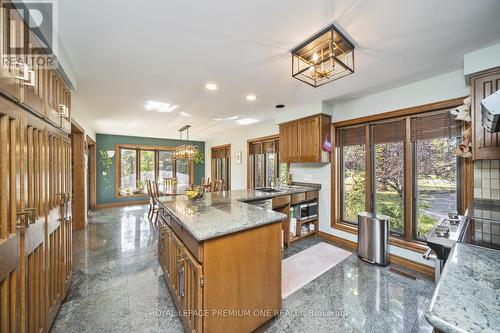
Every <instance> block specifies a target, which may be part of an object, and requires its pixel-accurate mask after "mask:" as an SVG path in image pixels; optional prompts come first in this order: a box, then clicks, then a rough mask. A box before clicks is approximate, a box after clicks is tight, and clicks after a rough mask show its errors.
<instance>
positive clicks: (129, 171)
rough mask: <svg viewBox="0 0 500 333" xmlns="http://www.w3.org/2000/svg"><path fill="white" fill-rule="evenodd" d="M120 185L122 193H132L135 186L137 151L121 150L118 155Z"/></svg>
mask: <svg viewBox="0 0 500 333" xmlns="http://www.w3.org/2000/svg"><path fill="white" fill-rule="evenodd" d="M120 183H121V187H120V188H121V190H122V192H126V193H133V192H134V191H135V190H136V186H137V151H136V150H133V149H122V150H121V154H120Z"/></svg>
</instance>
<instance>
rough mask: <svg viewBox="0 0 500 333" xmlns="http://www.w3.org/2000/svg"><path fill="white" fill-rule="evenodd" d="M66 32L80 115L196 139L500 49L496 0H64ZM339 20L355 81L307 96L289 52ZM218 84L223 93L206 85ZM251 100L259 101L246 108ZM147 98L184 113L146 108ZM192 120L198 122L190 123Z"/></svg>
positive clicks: (97, 123)
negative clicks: (239, 121)
mask: <svg viewBox="0 0 500 333" xmlns="http://www.w3.org/2000/svg"><path fill="white" fill-rule="evenodd" d="M59 4H60V9H59V13H60V21H59V32H60V37H61V40H62V43H63V45H64V46H65V48H66V51H67V53H68V55H69V57H70V59H71V61H72V63H73V66H74V68H75V70H76V73H77V75H78V90H77V93H76V94H75V95H76V96H75V100H74V108H77V109H78V112H84V113H85V117H86V118H87V120H89V122H90V123H91V125H92V126H93V128H94V130H95V131H96V132H98V133H113V134H124V135H137V136H153V137H169V138H177V137H178V133H177V129H178V128H180V127H181V126H182V125H184V124H191V125H193V128H192V131H191V139H200V140H205V139H208V138H211V137H213V136H216V135H217V133H220V132H221V131H226V130H234V129H235V128H237V126H241V125H236V124H235V123H234V122H233V121H224V122H217V121H214V120H213V119H214V118H226V117H232V116H239V117H240V118H255V119H258V120H259V121H261V122H263V121H266V120H267V121H272V119H273V118H274V115H275V114H276V113H277V112H286V110H287V109H286V108H285V109H281V110H277V109H275V108H274V105H276V104H280V103H282V104H286V105H287V106H294V105H298V104H302V103H306V102H311V101H318V100H338V99H345V98H352V97H357V96H361V95H364V94H367V93H372V92H375V91H379V90H383V89H387V88H391V87H394V86H397V85H400V84H404V83H409V82H413V81H417V80H420V79H424V78H427V77H431V76H434V75H437V74H441V73H445V72H449V71H451V70H455V69H458V68H461V67H462V66H463V54H464V53H467V52H470V51H472V50H476V49H479V48H482V47H485V46H488V45H491V44H494V43H496V42H500V20H499V19H498V18H499V17H500V1H498V0H475V1H470V0H440V1H436V0H419V1H401V0H358V1H356V0H330V1H326V0H324V1H311V0H310V1H303V0H302V1H300V0H273V1H269V0H265V1H264V0H252V1H234V0H216V1H185V0H184V1H177V0H168V1H165V0H149V1H137V0H133V1H131V0H100V1H97V0H87V1H85V2H84V3H83V2H82V1H81V0H64V1H59ZM331 23H335V24H336V25H338V26H339V27H340V29H342V30H343V31H344V32H345V33H346V34H347V35H348V36H350V38H351V39H352V41H353V42H354V43H355V45H356V50H355V52H356V53H355V73H354V74H353V75H351V76H348V77H346V78H343V79H340V80H338V81H335V82H333V83H330V84H327V85H325V86H323V87H320V88H316V89H315V88H312V87H309V86H308V85H306V84H304V83H302V82H300V81H297V80H295V79H293V78H292V77H291V59H290V57H291V56H290V54H289V51H290V49H292V48H293V47H294V46H296V45H297V44H299V43H300V42H301V41H303V40H304V39H306V38H307V37H309V36H310V35H313V34H314V33H316V32H317V31H319V30H321V29H322V28H324V27H325V26H327V25H329V24H331ZM209 81H210V82H216V83H217V84H218V85H219V90H218V91H217V92H216V93H213V92H209V91H206V90H205V89H204V85H205V83H206V82H209ZM248 93H253V94H255V95H256V96H257V100H256V101H255V102H253V103H250V102H247V101H246V100H245V96H246V95H247V94H248ZM148 100H153V101H159V102H165V103H170V104H177V105H178V108H177V109H176V110H175V111H174V112H172V113H158V112H152V111H146V110H145V109H144V104H145V103H146V102H147V101H148ZM180 112H186V113H188V114H191V115H192V116H193V117H191V118H188V117H183V116H181V115H180Z"/></svg>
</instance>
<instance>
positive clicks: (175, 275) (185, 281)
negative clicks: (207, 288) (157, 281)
mask: <svg viewBox="0 0 500 333" xmlns="http://www.w3.org/2000/svg"><path fill="white" fill-rule="evenodd" d="M161 220H162V221H161V222H160V223H161V227H160V231H159V238H158V260H159V262H160V266H161V268H162V270H163V274H164V276H165V280H166V281H167V284H168V286H169V288H170V290H171V291H172V297H173V298H174V299H175V302H176V304H177V306H178V307H179V311H180V312H181V314H182V315H183V316H182V317H183V320H184V322H185V325H186V326H187V327H189V331H190V332H202V326H203V325H202V316H200V315H198V314H200V313H201V310H202V307H203V303H202V300H203V289H202V288H203V270H202V266H201V264H200V263H199V262H198V261H197V260H196V258H195V257H194V256H193V255H192V254H191V253H190V252H189V250H188V249H187V248H186V247H185V246H184V245H183V243H182V241H181V240H180V238H179V237H177V236H176V234H175V233H174V231H173V230H172V229H170V227H169V226H168V223H166V221H165V217H162V219H161Z"/></svg>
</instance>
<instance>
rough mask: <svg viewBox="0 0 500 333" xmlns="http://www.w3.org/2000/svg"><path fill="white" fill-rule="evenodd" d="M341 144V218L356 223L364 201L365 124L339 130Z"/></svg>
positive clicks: (364, 207) (364, 208)
mask: <svg viewBox="0 0 500 333" xmlns="http://www.w3.org/2000/svg"><path fill="white" fill-rule="evenodd" d="M338 142H339V144H340V146H341V158H340V163H339V165H340V166H341V168H340V171H341V180H340V184H341V191H340V192H341V198H340V200H341V207H340V211H341V219H342V221H344V222H348V223H352V224H357V223H358V213H359V212H363V211H365V210H366V203H365V146H364V143H365V126H362V127H351V128H347V129H341V130H340V131H339V139H338Z"/></svg>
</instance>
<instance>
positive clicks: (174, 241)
mask: <svg viewBox="0 0 500 333" xmlns="http://www.w3.org/2000/svg"><path fill="white" fill-rule="evenodd" d="M171 236H172V238H171V240H170V256H169V257H170V269H169V271H170V282H171V285H172V289H173V290H174V294H175V295H173V297H175V298H177V301H178V304H182V302H181V292H182V293H184V273H185V272H184V270H185V268H184V265H183V253H184V246H183V245H182V242H181V240H180V239H179V238H178V237H177V236H176V235H175V234H174V233H173V232H172V233H171ZM181 287H182V289H181ZM181 310H182V309H181Z"/></svg>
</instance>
